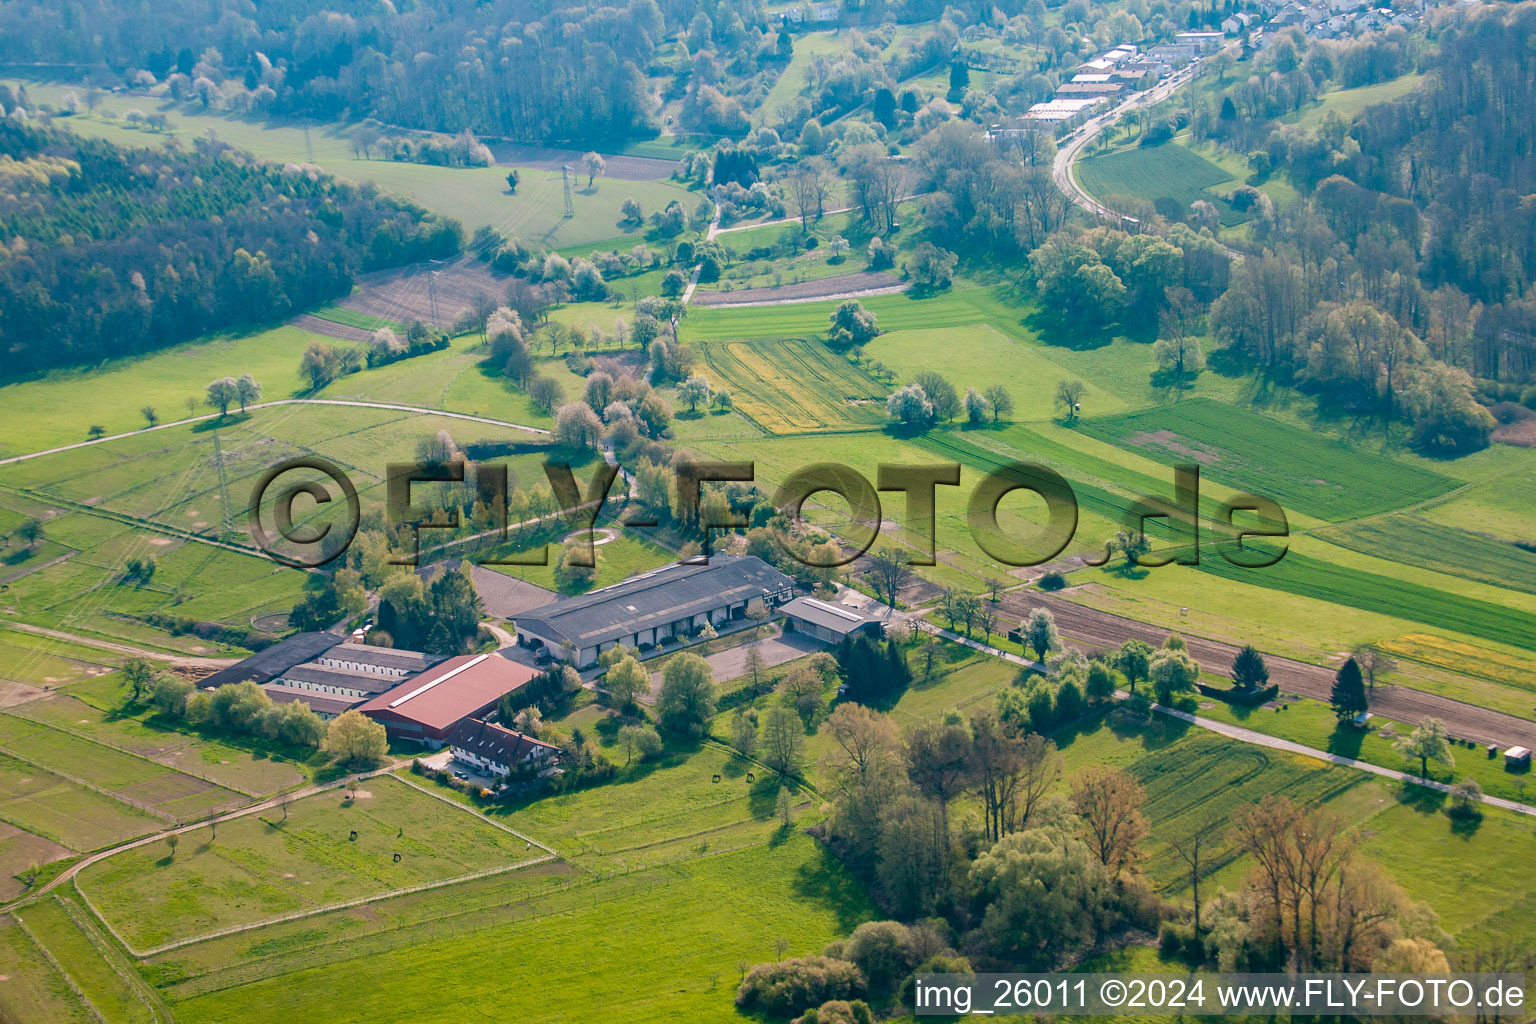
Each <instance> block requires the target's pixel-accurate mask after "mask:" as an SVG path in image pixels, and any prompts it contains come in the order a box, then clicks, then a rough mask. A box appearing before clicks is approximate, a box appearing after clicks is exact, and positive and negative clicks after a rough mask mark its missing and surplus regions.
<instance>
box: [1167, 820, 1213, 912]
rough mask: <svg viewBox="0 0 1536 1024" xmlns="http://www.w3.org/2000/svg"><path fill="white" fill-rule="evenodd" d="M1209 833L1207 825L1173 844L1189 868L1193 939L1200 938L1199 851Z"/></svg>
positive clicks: (1209, 829)
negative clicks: (1193, 913)
mask: <svg viewBox="0 0 1536 1024" xmlns="http://www.w3.org/2000/svg"><path fill="white" fill-rule="evenodd" d="M1210 832H1211V826H1209V825H1207V826H1206V827H1204V828H1201V829H1199V830H1197V831H1196V832H1195V834H1194V835H1192V836H1190V837H1189V838H1188V839H1186V840H1183V841H1182V842H1175V843H1173V844H1172V845H1173V849H1174V851H1175V852H1176V853H1178V855H1179V856H1180V857H1182V858H1183V860H1184V863H1185V864H1187V865H1188V866H1189V885H1190V888H1191V889H1192V890H1193V891H1194V897H1195V938H1196V939H1198V938H1200V851H1201V849H1202V848H1203V847H1204V846H1205V845H1206V840H1207V838H1208V837H1209V835H1210Z"/></svg>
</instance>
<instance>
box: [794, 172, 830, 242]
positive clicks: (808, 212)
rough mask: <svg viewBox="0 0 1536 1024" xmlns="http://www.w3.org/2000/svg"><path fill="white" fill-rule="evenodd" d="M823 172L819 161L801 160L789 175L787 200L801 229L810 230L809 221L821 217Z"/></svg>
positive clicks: (823, 190)
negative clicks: (798, 219)
mask: <svg viewBox="0 0 1536 1024" xmlns="http://www.w3.org/2000/svg"><path fill="white" fill-rule="evenodd" d="M825 174H826V172H825V170H824V169H823V167H822V165H821V163H820V161H816V160H802V161H801V162H800V163H799V164H798V165H796V167H795V171H794V173H793V174H791V175H790V177H789V202H790V206H791V208H792V209H793V210H794V211H795V216H797V217H799V218H800V230H801V231H807V232H808V231H810V224H811V221H812V220H817V219H819V218H820V217H821V211H822V204H823V198H824V195H825V187H824V185H823V182H822V178H823V177H824V176H825Z"/></svg>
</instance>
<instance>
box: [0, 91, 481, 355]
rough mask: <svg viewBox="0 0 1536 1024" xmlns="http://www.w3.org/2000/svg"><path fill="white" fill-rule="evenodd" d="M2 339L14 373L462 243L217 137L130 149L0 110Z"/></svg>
mask: <svg viewBox="0 0 1536 1024" xmlns="http://www.w3.org/2000/svg"><path fill="white" fill-rule="evenodd" d="M4 159H8V160H10V161H14V162H15V164H14V165H13V166H18V165H19V166H18V170H20V171H21V173H19V174H14V175H11V176H9V177H8V178H7V186H6V188H7V191H8V193H9V195H8V196H7V198H6V200H5V202H4V203H0V236H3V238H4V242H3V243H0V244H3V246H4V250H5V251H4V258H0V350H3V351H5V352H6V353H7V356H8V360H7V366H8V368H9V369H10V370H12V371H26V370H36V369H42V368H45V367H50V366H65V365H71V364H75V363H82V362H94V361H97V360H100V359H103V358H107V357H111V356H121V355H130V354H133V353H137V352H144V351H148V350H150V349H154V348H158V347H161V346H164V345H169V344H174V343H176V342H180V341H185V340H187V339H189V338H194V337H197V336H199V335H202V334H205V333H207V332H209V331H212V330H218V329H226V328H230V327H238V326H244V325H249V324H259V323H266V322H270V321H274V320H279V319H281V318H283V317H286V316H289V315H291V314H292V313H294V312H295V311H297V310H301V309H305V308H307V307H310V306H314V305H317V304H319V303H321V302H323V301H325V300H327V299H331V298H334V297H336V296H338V295H345V294H346V293H347V292H348V291H349V290H351V288H352V283H353V280H354V279H355V276H356V275H357V273H358V272H360V271H363V270H373V269H377V268H381V267H391V266H398V265H400V264H403V263H409V262H413V261H416V260H421V259H427V258H436V257H441V256H447V255H451V254H452V253H454V252H457V251H458V249H459V245H460V229H459V227H458V225H457V224H456V223H454V222H452V221H448V220H445V219H443V218H440V217H437V216H436V215H433V214H428V213H426V212H425V211H423V210H421V209H420V208H418V207H415V206H413V205H411V204H409V203H405V202H402V201H400V200H396V199H391V198H387V197H385V196H382V195H380V194H379V193H378V192H377V191H375V190H373V189H360V188H357V187H355V186H352V185H348V184H345V183H342V182H338V181H336V180H335V179H333V178H330V177H328V176H326V175H323V174H319V173H314V172H312V171H310V170H307V169H296V168H293V167H289V168H283V167H280V166H278V165H275V164H269V163H263V162H261V161H258V160H255V159H253V158H250V157H247V156H244V155H241V154H240V153H238V152H236V151H234V150H230V149H227V148H224V147H220V146H218V145H216V144H210V143H199V144H198V145H197V146H196V147H195V148H194V149H193V150H191V151H181V150H177V149H159V150H130V149H122V148H119V147H117V146H113V145H111V144H109V143H106V142H102V141H99V140H93V139H86V138H80V137H77V136H75V135H72V134H68V133H65V132H59V131H53V130H49V129H45V128H40V127H35V126H32V125H29V124H23V123H20V122H17V121H15V120H11V119H5V120H4V121H0V160H4Z"/></svg>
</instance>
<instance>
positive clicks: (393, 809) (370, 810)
mask: <svg viewBox="0 0 1536 1024" xmlns="http://www.w3.org/2000/svg"><path fill="white" fill-rule="evenodd" d="M354 833H355V836H356V837H355V838H352V836H353V834H354ZM397 854H398V855H399V859H398V860H396V859H395V856H396V855H397ZM542 855H543V852H542V851H540V850H538V849H537V848H534V849H532V850H530V849H529V848H528V844H527V843H526V842H525V841H524V840H522V839H519V838H518V837H517V836H514V835H512V834H510V833H508V832H505V831H503V830H501V829H498V828H495V827H493V826H491V825H488V824H486V823H485V822H483V821H480V820H478V819H476V818H475V817H473V816H472V815H470V814H469V813H468V812H467V811H464V810H461V809H459V808H456V807H455V806H454V805H453V804H452V803H450V802H444V801H441V800H436V799H433V798H432V797H431V796H429V795H427V794H425V793H422V792H419V791H418V790H415V789H413V788H411V787H410V786H408V785H406V784H404V783H402V782H399V781H397V780H395V779H391V778H388V777H380V778H374V779H369V780H367V781H366V782H364V783H363V785H362V786H361V787H360V788H359V789H358V790H357V793H356V795H355V796H354V797H352V798H348V796H347V795H346V794H345V793H344V792H343V791H341V790H339V789H335V790H328V791H326V792H322V793H318V794H316V795H314V796H309V797H305V798H304V799H302V800H299V801H297V802H295V803H294V804H293V805H292V807H290V808H289V809H288V811H287V816H286V818H285V817H284V814H283V811H281V810H278V809H272V810H268V811H263V812H261V813H260V814H253V815H247V816H245V817H242V818H237V819H234V820H232V821H226V822H224V823H223V824H220V825H218V826H216V827H215V826H208V827H204V828H201V829H197V830H195V831H192V832H188V833H186V834H184V835H182V836H181V838H180V842H179V844H178V845H177V846H176V848H175V849H174V850H172V849H171V848H170V847H169V845H168V844H166V843H152V844H149V845H146V846H141V847H138V848H136V849H132V850H127V851H124V852H122V853H119V854H115V855H114V856H112V857H109V858H107V859H106V860H103V861H100V862H98V863H96V864H93V865H91V866H90V867H89V868H86V869H85V870H84V871H83V872H81V874H80V877H79V883H78V884H79V886H80V889H81V891H82V892H84V893H85V894H86V896H87V897H89V898H90V900H91V903H92V905H93V906H94V907H95V908H96V909H97V910H98V911H99V912H100V913H101V914H102V915H103V917H104V918H105V919H106V920H107V921H108V922H109V923H110V924H111V925H112V926H113V928H114V929H116V931H117V933H118V934H119V935H121V936H122V937H123V938H124V939H125V940H126V941H127V942H128V943H129V944H130V945H131V946H134V947H136V948H141V949H142V948H145V947H149V946H153V945H157V944H160V943H165V942H171V941H176V940H181V939H188V938H192V937H194V936H197V935H201V934H204V933H207V932H211V931H214V930H217V929H220V928H227V927H230V926H234V925H245V924H251V923H254V922H260V921H263V920H266V919H268V918H274V917H279V916H282V915H286V914H292V913H295V912H299V911H304V910H312V909H315V908H317V907H324V906H328V905H330V904H334V903H339V902H343V901H346V900H353V899H357V898H359V897H367V896H375V895H380V894H382V893H385V892H389V891H392V890H394V889H403V888H407V887H410V886H415V885H421V884H424V883H428V882H438V881H442V880H444V879H449V878H457V877H460V876H463V875H468V874H472V873H474V872H477V871H484V870H487V869H490V868H496V867H510V866H511V865H513V864H515V863H517V862H519V861H522V860H528V859H532V858H535V857H539V856H542ZM150 905H153V906H155V907H156V908H157V910H156V912H155V913H153V914H145V913H144V908H145V907H146V906H150Z"/></svg>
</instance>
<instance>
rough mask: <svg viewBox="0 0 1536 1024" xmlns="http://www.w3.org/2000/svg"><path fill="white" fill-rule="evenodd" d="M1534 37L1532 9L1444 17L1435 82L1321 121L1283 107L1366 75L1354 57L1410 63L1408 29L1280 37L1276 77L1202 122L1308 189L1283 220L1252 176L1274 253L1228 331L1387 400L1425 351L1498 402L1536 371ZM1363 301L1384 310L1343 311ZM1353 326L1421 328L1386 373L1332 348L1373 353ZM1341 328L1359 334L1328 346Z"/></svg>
mask: <svg viewBox="0 0 1536 1024" xmlns="http://www.w3.org/2000/svg"><path fill="white" fill-rule="evenodd" d="M1533 41H1536V5H1533V4H1520V5H1514V6H1493V7H1486V8H1480V9H1476V10H1471V11H1468V12H1466V13H1465V16H1463V17H1456V18H1447V19H1445V21H1444V23H1443V27H1441V29H1440V31H1439V32H1438V33H1437V34H1436V35H1435V38H1434V43H1435V44H1436V45H1435V46H1434V47H1433V48H1432V49H1429V50H1427V51H1426V52H1425V53H1424V54H1423V55H1422V59H1421V62H1420V67H1421V68H1422V70H1423V72H1424V81H1423V84H1422V87H1421V88H1419V89H1416V90H1414V91H1413V92H1411V93H1409V94H1408V95H1406V96H1404V97H1402V98H1400V99H1396V100H1393V101H1391V102H1387V103H1381V104H1378V105H1375V106H1370V107H1367V108H1366V109H1365V110H1363V111H1361V112H1360V113H1359V114H1357V115H1355V116H1354V117H1353V118H1352V119H1350V120H1348V121H1346V120H1345V119H1344V118H1342V117H1339V116H1338V115H1337V114H1328V115H1326V116H1325V117H1324V118H1323V119H1322V121H1321V124H1320V125H1318V126H1315V127H1304V126H1297V125H1285V124H1282V123H1280V122H1279V121H1278V120H1273V119H1278V118H1280V117H1281V116H1283V115H1284V114H1285V113H1288V112H1289V111H1290V110H1293V109H1299V107H1300V106H1301V104H1302V103H1304V102H1305V101H1306V100H1307V99H1309V98H1310V96H1309V95H1308V93H1309V92H1311V93H1313V94H1315V92H1316V90H1317V88H1320V87H1321V85H1322V83H1324V82H1326V81H1328V80H1330V79H1332V80H1334V81H1337V82H1341V84H1347V83H1348V82H1353V81H1354V79H1355V78H1356V77H1358V76H1359V75H1360V74H1363V73H1362V72H1356V71H1351V72H1350V73H1348V74H1346V73H1345V71H1346V69H1348V68H1354V67H1355V66H1356V65H1357V64H1361V65H1369V64H1372V63H1373V62H1376V63H1380V64H1382V66H1383V67H1385V68H1387V69H1388V71H1389V72H1390V73H1405V72H1407V71H1409V70H1411V69H1412V62H1411V61H1410V60H1409V59H1408V57H1407V51H1408V40H1407V38H1406V37H1405V36H1404V35H1403V34H1402V33H1401V32H1400V31H1394V32H1389V33H1387V34H1385V35H1384V36H1383V37H1381V38H1379V39H1372V40H1369V41H1367V42H1366V43H1363V44H1355V45H1354V46H1352V47H1349V48H1338V47H1329V46H1324V45H1319V44H1313V45H1312V46H1311V47H1310V49H1308V50H1307V51H1306V52H1305V53H1298V52H1297V50H1296V48H1294V47H1292V46H1291V45H1289V44H1287V45H1286V46H1285V47H1280V46H1276V47H1272V48H1271V51H1269V52H1268V53H1267V54H1266V56H1265V61H1266V64H1265V66H1264V67H1263V68H1261V72H1262V73H1260V74H1256V75H1253V76H1251V77H1250V78H1249V79H1248V80H1247V81H1245V82H1240V83H1235V84H1234V85H1233V86H1232V87H1231V88H1230V89H1228V90H1227V91H1226V92H1225V94H1224V95H1223V96H1222V98H1221V102H1220V103H1219V104H1218V105H1217V106H1218V109H1217V110H1215V111H1205V112H1203V114H1202V113H1198V112H1197V114H1196V116H1195V118H1194V119H1193V120H1194V124H1195V127H1196V129H1197V130H1198V131H1202V132H1205V133H1208V134H1209V135H1210V136H1211V137H1212V138H1213V139H1214V140H1215V141H1217V142H1219V143H1221V144H1223V145H1225V146H1227V147H1229V148H1232V149H1235V150H1238V151H1240V152H1245V153H1246V155H1247V156H1248V159H1249V163H1250V166H1252V167H1253V168H1254V170H1255V177H1254V179H1251V180H1255V181H1258V182H1260V183H1262V181H1263V180H1264V179H1265V178H1266V177H1267V176H1269V175H1270V174H1272V173H1276V172H1280V171H1283V172H1285V173H1286V174H1287V175H1288V176H1289V178H1290V180H1292V181H1293V182H1295V183H1296V184H1297V185H1298V186H1300V187H1301V188H1302V189H1303V190H1304V193H1305V195H1306V196H1307V197H1308V199H1309V201H1308V202H1306V203H1304V204H1301V205H1300V206H1298V207H1296V208H1294V209H1293V210H1291V211H1289V212H1287V213H1282V214H1279V215H1277V214H1276V212H1275V210H1274V209H1273V207H1272V206H1271V204H1269V203H1268V202H1267V200H1266V198H1265V197H1263V196H1262V195H1261V194H1260V193H1259V192H1258V191H1256V190H1255V189H1253V188H1252V187H1246V188H1244V189H1240V190H1239V191H1238V193H1237V194H1235V195H1234V197H1233V199H1234V201H1235V204H1236V203H1241V204H1242V205H1243V206H1244V207H1245V208H1248V209H1251V211H1252V213H1253V217H1254V220H1255V231H1254V234H1255V238H1256V239H1257V240H1258V241H1259V242H1260V243H1261V245H1262V247H1263V250H1264V252H1263V258H1261V259H1259V260H1256V261H1252V264H1251V266H1248V267H1245V268H1244V272H1243V274H1241V275H1240V276H1239V278H1238V279H1237V280H1236V281H1235V283H1234V293H1235V294H1234V295H1233V297H1232V298H1231V299H1230V300H1229V301H1228V302H1226V303H1225V304H1224V305H1222V306H1219V307H1218V308H1217V309H1216V310H1215V316H1214V317H1213V320H1214V323H1213V326H1214V327H1216V328H1217V331H1218V333H1222V334H1224V335H1225V336H1226V337H1228V338H1230V339H1232V340H1234V341H1236V342H1238V343H1240V344H1241V345H1242V346H1243V347H1245V348H1247V349H1249V350H1250V351H1251V352H1252V354H1253V355H1254V356H1255V358H1257V359H1258V360H1259V361H1261V362H1263V363H1264V364H1266V365H1268V366H1271V367H1274V368H1278V369H1283V370H1286V371H1287V372H1294V373H1296V374H1297V375H1298V376H1299V377H1301V378H1303V379H1306V378H1310V379H1311V380H1312V382H1313V383H1315V384H1319V385H1320V386H1322V387H1323V388H1324V389H1325V390H1333V391H1340V390H1342V391H1344V392H1352V393H1353V395H1354V396H1356V397H1360V396H1364V395H1371V394H1372V393H1376V394H1377V395H1379V396H1380V397H1384V398H1385V399H1386V400H1387V401H1391V398H1392V390H1393V388H1394V385H1395V384H1398V383H1401V378H1402V377H1403V376H1406V374H1407V371H1408V370H1409V369H1411V367H1412V366H1413V365H1415V364H1421V363H1424V362H1425V361H1426V359H1428V358H1432V359H1433V360H1435V361H1440V362H1443V363H1446V364H1449V365H1451V366H1453V367H1456V368H1459V369H1461V370H1464V371H1466V372H1467V373H1468V374H1470V375H1471V376H1472V377H1475V378H1479V379H1482V380H1485V381H1489V382H1493V384H1494V385H1496V386H1495V387H1493V388H1492V389H1491V391H1490V395H1491V397H1493V398H1498V397H1501V396H1503V392H1502V391H1501V390H1500V388H1499V386H1498V385H1503V386H1509V387H1513V386H1515V385H1521V384H1524V383H1528V382H1529V381H1531V380H1532V379H1533V377H1536V297H1533V295H1532V290H1531V288H1532V284H1533V283H1536V196H1533V193H1536V155H1533V152H1536V120H1533V119H1532V118H1531V116H1530V111H1531V110H1532V109H1536V92H1533V90H1536V48H1533V46H1532V43H1533ZM1362 47H1365V48H1367V49H1368V50H1369V53H1366V54H1364V55H1362V53H1357V52H1356V51H1360V50H1361V48H1362ZM1383 54H1385V55H1386V56H1383ZM1350 303H1357V304H1365V305H1367V306H1369V307H1371V312H1370V313H1369V314H1368V315H1353V316H1352V315H1349V314H1342V313H1341V311H1340V308H1339V307H1341V306H1345V305H1348V304H1350ZM1356 312H1357V313H1358V312H1360V311H1359V310H1357V311H1356ZM1376 312H1381V313H1385V314H1386V315H1387V316H1388V318H1389V320H1388V321H1385V322H1384V321H1382V320H1381V318H1380V317H1379V316H1376V315H1375V313H1376ZM1330 318H1331V322H1332V323H1333V324H1334V325H1335V326H1334V327H1333V328H1330V327H1329V322H1330ZM1343 320H1349V321H1350V322H1352V323H1354V324H1355V325H1357V327H1358V326H1359V325H1368V329H1367V330H1366V333H1368V334H1370V335H1371V336H1372V337H1378V338H1379V337H1393V338H1396V337H1398V334H1397V327H1398V325H1401V327H1402V328H1404V329H1406V330H1407V331H1410V332H1412V334H1411V336H1410V338H1409V339H1408V342H1407V343H1406V344H1405V345H1403V346H1399V345H1397V343H1396V342H1394V343H1393V344H1391V345H1389V346H1387V351H1388V353H1389V356H1388V358H1387V359H1386V364H1387V365H1386V368H1381V367H1379V366H1378V367H1376V368H1375V369H1373V368H1372V367H1371V366H1369V365H1364V364H1362V362H1361V361H1360V360H1358V359H1355V358H1354V357H1352V356H1351V357H1349V358H1340V357H1336V356H1335V355H1334V354H1332V352H1331V349H1332V348H1334V347H1342V346H1343V345H1346V344H1347V346H1348V347H1350V348H1352V349H1355V350H1357V351H1363V350H1364V348H1366V347H1370V346H1367V345H1365V343H1363V342H1360V343H1359V344H1357V342H1358V340H1359V338H1360V337H1361V334H1362V332H1361V330H1360V329H1356V328H1350V329H1348V330H1344V331H1342V334H1341V331H1340V330H1339V329H1337V327H1338V325H1339V324H1340V323H1341V321H1343ZM1339 337H1348V338H1351V339H1355V340H1351V341H1348V342H1347V343H1346V342H1340V345H1339V346H1334V345H1333V344H1332V343H1331V342H1330V341H1329V340H1328V339H1330V338H1339ZM1420 342H1423V345H1420V344H1419V343H1420ZM1373 344H1374V343H1373ZM1399 349H1400V350H1401V353H1402V354H1403V357H1402V358H1401V359H1399V358H1398V350H1399ZM1367 362H1375V360H1368V361H1367ZM1346 364H1349V365H1346ZM1372 378H1374V383H1373V380H1372ZM1344 381H1348V382H1349V383H1347V384H1345V385H1344V386H1343V387H1342V389H1341V388H1340V387H1338V386H1337V385H1339V384H1340V383H1341V382H1344ZM1356 383H1358V386H1356ZM1510 394H1511V395H1512V394H1513V392H1510ZM1504 397H1507V396H1504Z"/></svg>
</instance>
